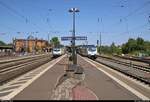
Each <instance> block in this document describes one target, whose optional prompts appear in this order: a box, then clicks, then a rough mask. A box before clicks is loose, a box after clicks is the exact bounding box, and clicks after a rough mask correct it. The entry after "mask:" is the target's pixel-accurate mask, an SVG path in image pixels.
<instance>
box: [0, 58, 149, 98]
mask: <svg viewBox="0 0 150 102" xmlns="http://www.w3.org/2000/svg"><path fill="white" fill-rule="evenodd" d="M70 64H71V62H70V61H69V58H68V57H67V55H63V56H61V57H58V58H56V59H54V60H52V61H49V62H48V63H46V64H44V65H42V66H40V67H38V68H36V69H34V70H31V71H29V72H28V73H26V74H23V75H21V76H19V77H18V78H15V79H13V80H12V81H10V82H7V83H6V84H4V85H2V86H0V99H1V100H149V99H150V87H149V85H144V84H143V83H140V82H139V81H136V80H134V79H132V78H130V77H128V76H125V75H123V74H122V73H120V72H117V71H114V70H112V69H110V68H108V67H106V66H104V65H101V64H98V63H96V62H94V61H92V60H90V59H88V58H86V57H81V56H80V55H78V65H79V66H80V68H82V70H81V71H83V73H75V72H74V71H67V70H68V69H69V67H70ZM135 81H136V82H135Z"/></svg>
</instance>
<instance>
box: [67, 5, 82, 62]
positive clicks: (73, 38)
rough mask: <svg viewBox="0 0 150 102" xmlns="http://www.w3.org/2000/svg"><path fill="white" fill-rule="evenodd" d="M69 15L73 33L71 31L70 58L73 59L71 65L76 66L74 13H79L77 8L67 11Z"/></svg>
mask: <svg viewBox="0 0 150 102" xmlns="http://www.w3.org/2000/svg"><path fill="white" fill-rule="evenodd" d="M69 12H70V13H73V31H72V58H73V64H74V65H76V64H77V54H76V50H75V13H76V12H80V11H79V10H78V9H77V8H71V9H69Z"/></svg>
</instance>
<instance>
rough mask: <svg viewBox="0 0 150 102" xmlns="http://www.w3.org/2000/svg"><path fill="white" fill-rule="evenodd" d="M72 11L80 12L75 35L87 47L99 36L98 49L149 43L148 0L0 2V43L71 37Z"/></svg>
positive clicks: (4, 0) (10, 0)
mask: <svg viewBox="0 0 150 102" xmlns="http://www.w3.org/2000/svg"><path fill="white" fill-rule="evenodd" d="M72 7H76V8H78V9H79V10H80V12H78V13H76V35H77V36H87V38H88V40H87V42H88V44H95V45H96V43H97V40H99V38H100V37H99V36H100V33H101V39H102V45H110V44H111V43H112V42H114V43H115V44H116V45H121V44H123V43H125V42H127V40H128V39H129V38H137V37H142V38H143V39H144V40H150V0H0V40H2V41H4V42H5V43H11V42H12V39H13V38H18V39H26V38H27V37H28V36H29V35H32V36H34V37H37V38H38V39H44V40H48V35H49V38H50V39H51V38H52V37H55V36H57V37H59V39H60V38H61V37H64V36H72V32H71V31H72V14H71V13H69V12H68V10H69V9H70V8H72ZM60 40H61V39H60ZM61 43H62V44H65V45H68V44H70V41H61ZM85 43H86V41H76V44H85Z"/></svg>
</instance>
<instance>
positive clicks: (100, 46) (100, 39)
mask: <svg viewBox="0 0 150 102" xmlns="http://www.w3.org/2000/svg"><path fill="white" fill-rule="evenodd" d="M99 41H100V42H99V44H100V49H99V50H100V54H101V44H102V41H101V32H100V35H99Z"/></svg>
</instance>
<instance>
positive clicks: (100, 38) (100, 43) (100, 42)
mask: <svg viewBox="0 0 150 102" xmlns="http://www.w3.org/2000/svg"><path fill="white" fill-rule="evenodd" d="M101 23H102V18H101ZM98 24H99V18H98ZM102 26H103V23H102ZM98 28H99V27H98ZM101 33H102V32H100V33H99V50H100V54H101V46H102V37H101Z"/></svg>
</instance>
